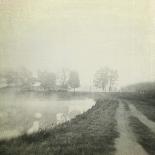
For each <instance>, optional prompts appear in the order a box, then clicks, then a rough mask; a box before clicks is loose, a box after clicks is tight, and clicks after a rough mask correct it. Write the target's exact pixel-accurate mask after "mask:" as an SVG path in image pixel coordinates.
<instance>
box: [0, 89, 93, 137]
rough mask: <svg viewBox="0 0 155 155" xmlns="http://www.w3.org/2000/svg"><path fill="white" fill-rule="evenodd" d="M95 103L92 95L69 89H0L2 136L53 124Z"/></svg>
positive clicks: (15, 134)
mask: <svg viewBox="0 0 155 155" xmlns="http://www.w3.org/2000/svg"><path fill="white" fill-rule="evenodd" d="M94 104H95V101H94V100H93V99H91V98H88V97H84V96H83V97H81V96H77V95H76V96H74V94H72V95H68V93H66V94H65V93H57V94H56V93H55V94H44V93H34V92H27V93H25V92H24V93H21V92H20V93H19V92H18V93H17V92H14V91H5V92H4V91H3V92H1V91H0V139H6V138H12V137H16V136H18V135H21V134H23V133H27V134H31V133H33V132H37V131H38V130H39V129H48V128H51V127H54V126H55V125H57V124H61V123H63V122H65V121H68V120H70V119H72V118H74V117H75V116H76V115H78V114H81V113H83V112H85V111H87V110H88V109H89V108H91V107H92V106H93V105H94Z"/></svg>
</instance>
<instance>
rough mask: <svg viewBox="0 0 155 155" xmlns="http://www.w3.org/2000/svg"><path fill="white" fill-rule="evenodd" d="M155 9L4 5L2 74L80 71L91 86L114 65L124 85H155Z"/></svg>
mask: <svg viewBox="0 0 155 155" xmlns="http://www.w3.org/2000/svg"><path fill="white" fill-rule="evenodd" d="M153 3H154V4H153ZM153 6H155V2H153V0H0V69H1V70H3V69H6V68H8V67H11V68H20V67H23V66H25V67H27V68H28V69H30V70H31V71H37V70H38V69H41V70H49V71H57V70H60V69H61V68H70V69H76V70H77V71H79V73H80V77H81V83H83V84H84V83H87V84H88V83H89V82H90V80H92V78H93V74H94V72H95V71H96V70H97V69H98V68H100V67H102V66H109V67H111V68H113V69H117V70H118V72H119V76H120V78H119V85H121V86H122V85H126V84H130V83H134V82H141V81H150V80H155V71H154V70H153V69H154V68H155V52H154V49H155V27H154V25H155V20H154V14H155V11H154V8H153Z"/></svg>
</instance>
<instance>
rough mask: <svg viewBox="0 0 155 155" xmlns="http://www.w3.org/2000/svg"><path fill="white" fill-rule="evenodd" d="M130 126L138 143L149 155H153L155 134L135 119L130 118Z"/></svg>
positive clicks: (154, 154) (154, 151) (154, 152)
mask: <svg viewBox="0 0 155 155" xmlns="http://www.w3.org/2000/svg"><path fill="white" fill-rule="evenodd" d="M130 125H131V127H132V129H133V131H134V133H135V136H136V137H137V139H138V142H139V143H140V144H141V145H142V146H143V148H144V149H145V150H146V151H147V152H148V153H149V155H155V134H154V133H153V132H152V131H151V130H150V129H149V128H148V127H147V126H145V125H144V124H143V123H142V122H140V121H139V119H138V118H136V117H130Z"/></svg>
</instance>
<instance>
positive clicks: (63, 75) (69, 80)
mask: <svg viewBox="0 0 155 155" xmlns="http://www.w3.org/2000/svg"><path fill="white" fill-rule="evenodd" d="M117 79H118V73H117V71H116V70H112V69H110V68H108V67H104V68H100V69H99V70H97V71H96V73H95V75H94V80H93V85H94V87H96V88H99V89H102V90H103V91H106V88H107V87H108V91H112V89H113V87H114V85H115V83H116V81H117ZM0 81H1V83H2V81H3V82H5V83H6V86H7V87H19V88H21V89H22V90H42V91H68V90H70V89H72V90H73V91H74V92H75V90H76V88H79V87H80V78H79V73H78V72H77V71H75V70H69V69H62V70H61V72H59V73H57V74H56V73H54V72H49V71H38V73H37V76H36V77H34V76H33V74H32V72H31V71H29V70H28V69H26V68H22V69H21V70H18V71H13V70H9V71H5V72H3V73H2V72H1V73H0Z"/></svg>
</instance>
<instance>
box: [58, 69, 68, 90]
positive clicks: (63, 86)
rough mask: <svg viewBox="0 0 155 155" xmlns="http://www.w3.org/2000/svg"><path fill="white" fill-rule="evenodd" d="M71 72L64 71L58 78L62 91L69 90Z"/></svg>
mask: <svg viewBox="0 0 155 155" xmlns="http://www.w3.org/2000/svg"><path fill="white" fill-rule="evenodd" d="M68 79H69V70H68V69H62V71H61V72H60V74H59V76H58V85H59V87H60V89H66V90H67V89H68Z"/></svg>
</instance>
